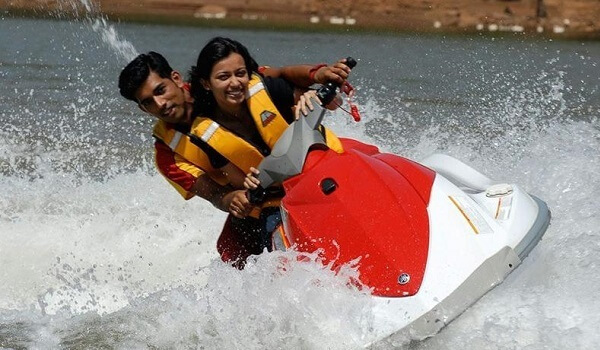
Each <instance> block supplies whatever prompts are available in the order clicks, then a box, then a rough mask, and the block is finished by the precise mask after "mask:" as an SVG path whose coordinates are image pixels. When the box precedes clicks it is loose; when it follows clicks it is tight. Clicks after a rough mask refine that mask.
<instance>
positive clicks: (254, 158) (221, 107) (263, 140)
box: [190, 37, 350, 254]
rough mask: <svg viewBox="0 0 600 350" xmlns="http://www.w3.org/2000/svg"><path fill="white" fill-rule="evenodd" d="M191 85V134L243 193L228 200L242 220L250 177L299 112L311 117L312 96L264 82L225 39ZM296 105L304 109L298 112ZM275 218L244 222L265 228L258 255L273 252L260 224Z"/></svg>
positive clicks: (212, 44)
mask: <svg viewBox="0 0 600 350" xmlns="http://www.w3.org/2000/svg"><path fill="white" fill-rule="evenodd" d="M338 67H339V68H340V69H343V70H344V71H345V73H346V76H347V73H349V71H350V69H349V68H348V67H346V66H345V65H344V64H342V63H340V64H339V65H338ZM190 81H191V91H190V92H191V95H192V97H193V98H194V101H195V102H194V113H195V115H198V116H199V117H198V118H196V120H195V122H194V125H193V126H192V134H193V135H195V136H196V137H198V138H200V139H202V141H204V142H205V143H206V144H207V145H208V146H209V147H211V148H213V149H214V150H215V151H216V154H217V156H213V157H211V163H213V166H214V167H216V168H220V169H222V170H223V171H224V172H225V173H226V174H227V176H228V178H229V180H230V182H231V183H232V184H233V185H234V187H236V188H239V189H240V190H236V191H232V192H231V193H229V194H227V195H226V197H225V198H226V200H227V201H228V202H229V206H228V207H229V212H230V213H231V214H232V215H233V216H235V217H236V218H238V219H242V218H244V217H246V216H247V215H248V214H249V213H250V211H251V209H252V206H251V205H250V203H249V202H248V200H247V198H246V195H245V190H242V189H243V188H244V187H243V183H244V179H245V175H246V174H248V173H250V169H251V168H252V167H256V166H258V164H259V163H260V161H261V160H262V159H263V158H264V157H265V156H267V155H269V154H270V152H271V148H272V147H273V145H274V144H275V142H276V141H277V139H278V138H279V136H280V135H281V134H282V133H283V131H284V130H285V129H286V128H287V126H288V124H289V123H291V122H292V121H294V119H295V118H297V117H298V116H299V115H300V110H301V109H303V110H304V112H306V108H307V106H310V102H309V98H310V96H311V95H310V94H306V95H303V93H304V92H305V89H299V88H296V87H294V86H293V85H291V84H290V83H289V82H287V81H286V80H283V79H279V78H264V77H262V76H261V75H260V74H259V73H258V65H257V63H256V62H255V60H254V59H253V58H252V57H251V56H250V54H249V53H248V50H247V49H246V47H244V46H243V45H242V44H240V43H239V42H237V41H235V40H231V39H227V38H222V37H217V38H214V39H212V40H211V41H209V42H208V44H206V46H205V47H204V48H203V49H202V51H201V52H200V54H199V56H198V61H197V64H196V66H195V67H192V70H191V79H190ZM296 102H299V106H300V107H301V108H297V109H295V110H294V108H293V107H294V105H295V104H296ZM323 133H324V134H325V136H326V139H327V142H328V146H329V147H330V148H332V149H334V150H337V151H340V152H341V151H342V148H341V143H340V142H339V140H338V139H337V137H335V135H333V134H332V133H331V132H329V131H328V130H325V129H324V130H323ZM212 153H213V154H214V153H215V152H212ZM272 212H276V210H266V211H264V210H263V212H262V214H261V216H262V219H261V220H259V222H256V221H253V220H252V219H250V218H248V219H245V220H246V221H247V222H248V223H249V226H250V227H253V228H256V227H260V230H262V231H263V232H261V233H260V234H259V236H262V237H256V236H255V237H254V238H253V239H255V240H258V241H260V244H259V245H260V250H256V251H254V252H253V254H257V253H260V252H262V250H263V249H264V248H265V247H267V246H268V244H267V242H266V241H264V240H263V238H264V236H265V232H264V229H263V228H262V226H264V225H261V223H260V222H263V223H264V222H265V221H266V216H267V215H268V214H269V213H272ZM257 230H258V229H254V230H252V229H250V231H257ZM257 249H258V248H257Z"/></svg>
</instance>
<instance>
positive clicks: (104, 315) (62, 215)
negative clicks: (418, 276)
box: [0, 13, 600, 349]
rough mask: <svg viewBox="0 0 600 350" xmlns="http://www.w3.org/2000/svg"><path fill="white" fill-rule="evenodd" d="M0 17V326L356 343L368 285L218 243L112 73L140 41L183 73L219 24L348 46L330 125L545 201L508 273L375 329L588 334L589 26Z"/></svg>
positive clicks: (439, 338)
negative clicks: (428, 31) (170, 175)
mask: <svg viewBox="0 0 600 350" xmlns="http://www.w3.org/2000/svg"><path fill="white" fill-rule="evenodd" d="M0 33H1V35H0V81H1V82H2V83H1V84H0V105H2V109H1V110H0V266H2V267H1V269H0V347H6V348H37V349H46V348H61V347H62V348H120V349H145V348H206V349H216V348H234V349H266V348H292V349H295V348H302V349H352V348H357V347H358V344H360V343H361V342H362V341H363V340H364V339H369V336H370V335H371V330H370V324H371V320H372V319H373V316H372V315H371V314H370V309H369V298H368V296H367V295H366V294H365V293H362V292H359V291H355V290H350V289H348V288H347V287H346V285H345V282H344V279H343V278H342V277H339V276H338V277H336V276H333V275H332V274H331V273H330V272H328V271H324V270H322V269H321V268H319V265H318V264H297V266H296V265H294V267H293V268H291V269H290V271H289V273H286V274H280V273H276V272H274V271H277V266H278V264H279V259H280V258H281V257H282V256H281V255H278V254H267V255H263V256H261V257H260V258H259V259H258V260H257V261H256V262H255V263H253V264H250V266H249V267H248V268H247V269H246V270H245V271H243V272H240V271H237V270H235V269H232V268H229V267H228V266H226V265H225V264H222V263H221V262H220V261H219V259H218V256H217V253H216V250H215V248H214V246H215V242H216V237H217V235H218V234H219V232H220V229H221V226H222V223H223V221H224V218H225V215H224V214H223V213H221V212H218V211H217V210H216V209H214V208H213V207H212V206H211V205H210V204H208V203H206V202H204V201H202V200H200V199H193V200H190V201H187V202H186V201H183V200H182V199H181V198H180V197H179V195H178V194H177V193H176V192H175V191H174V190H172V189H171V188H170V186H169V185H168V184H167V183H166V182H165V181H164V179H163V178H162V177H161V176H160V175H158V174H157V173H156V172H155V170H154V165H153V160H152V137H151V127H152V123H153V120H152V119H151V117H148V116H145V115H143V114H142V113H141V112H140V111H139V110H138V109H137V107H136V106H135V105H134V104H132V103H131V102H129V101H126V100H124V99H123V98H121V97H120V95H119V94H118V91H117V87H116V86H117V82H116V81H117V77H118V75H119V73H120V71H121V69H122V68H123V67H124V66H125V64H126V63H127V62H128V61H129V60H130V59H131V58H133V57H134V56H135V55H136V54H137V53H138V52H139V53H141V52H146V51H149V50H154V51H158V52H161V53H163V54H164V55H165V57H167V59H169V61H170V62H171V64H172V66H173V67H174V68H176V69H178V70H180V71H181V72H184V73H186V72H187V71H188V69H189V67H190V65H192V64H194V63H195V60H196V57H197V54H198V52H199V50H200V48H201V47H202V46H203V45H204V44H205V43H206V42H207V41H208V40H209V39H210V38H212V37H214V36H216V35H220V36H228V37H232V38H235V39H237V40H239V41H241V42H242V43H244V44H245V45H246V46H248V47H249V49H250V52H251V54H252V55H253V56H254V57H255V58H256V60H257V61H258V62H259V64H263V65H271V66H280V65H285V64H297V63H311V64H313V63H320V62H334V61H336V60H337V59H339V58H342V57H346V56H353V57H355V58H357V59H358V62H359V64H358V66H357V67H356V68H355V70H354V71H353V73H352V77H351V82H352V83H353V84H354V86H355V87H356V88H357V97H356V101H357V103H358V104H359V108H360V110H361V112H362V115H363V121H361V122H360V123H355V122H353V121H352V120H351V118H350V117H349V116H348V115H346V114H344V113H343V112H341V111H337V112H335V113H334V114H333V115H332V116H331V117H330V118H329V119H328V120H327V121H326V124H327V125H329V126H331V127H332V128H333V130H335V131H336V132H337V133H338V134H340V135H343V136H346V137H354V138H358V139H361V140H364V141H367V142H371V143H374V144H376V145H378V146H380V147H381V148H382V149H384V150H387V151H390V152H394V153H397V154H401V155H404V156H407V157H409V158H412V159H416V160H419V159H422V158H424V157H425V156H427V155H429V154H431V153H434V152H443V153H447V154H450V155H452V156H454V157H457V158H459V159H461V160H463V161H465V162H467V163H469V164H471V165H473V166H474V167H475V168H477V169H479V170H481V171H483V172H484V173H486V174H488V175H489V176H490V177H492V178H496V179H501V180H510V181H514V182H516V183H519V184H521V185H523V187H524V188H526V189H527V190H528V191H529V192H531V193H532V194H535V195H537V196H538V197H540V198H543V199H544V200H546V201H547V203H548V205H549V207H550V209H551V210H552V215H553V218H552V222H551V226H550V228H549V229H548V231H547V233H546V235H545V236H544V238H543V240H542V241H541V242H540V243H539V244H538V246H537V247H536V248H535V249H534V250H533V251H532V253H531V254H530V256H529V257H528V258H527V259H526V260H525V261H524V262H523V264H522V265H521V267H520V268H518V269H517V270H516V271H515V272H514V273H513V274H511V275H510V276H509V277H508V279H507V280H506V281H505V282H504V283H503V284H501V285H500V286H498V287H497V288H495V289H494V290H492V291H491V292H490V293H488V294H487V295H486V296H484V297H483V298H482V299H481V300H479V301H478V302H477V303H476V304H475V305H473V306H472V307H471V308H469V309H468V310H467V311H466V312H465V313H464V314H462V315H461V316H460V317H458V318H457V319H456V320H455V321H453V322H452V323H451V324H450V325H449V326H447V327H446V328H444V329H443V330H442V331H441V332H440V333H439V334H437V335H435V336H434V337H432V338H430V339H428V340H426V341H422V342H412V343H408V344H395V345H394V344H385V343H384V344H380V346H381V347H382V348H385V349H387V348H390V349H391V348H395V347H405V348H410V349H459V348H460V349H465V348H467V349H564V348H567V349H595V348H598V347H600V336H599V335H598V332H597V325H598V324H600V304H599V303H598V302H597V301H596V299H597V297H596V294H597V292H598V290H599V288H600V273H599V272H598V266H599V264H600V237H599V236H600V229H599V227H600V216H599V215H598V208H599V206H598V203H597V198H598V197H599V196H600V176H599V175H598V172H599V171H600V120H599V117H600V91H599V87H600V66H599V65H600V42H578V41H548V40H540V39H530V38H525V37H522V36H507V37H485V36H468V37H461V36H448V37H444V36H431V35H417V34H414V35H411V34H398V35H397V36H393V35H387V36H377V35H367V34H353V35H350V34H327V33H296V32H270V31H251V30H248V31H241V30H217V29H206V28H189V27H173V26H160V25H155V26H153V25H138V24H120V23H107V22H105V21H103V20H102V19H101V18H97V17H94V16H91V17H89V18H83V19H80V20H76V21H53V20H40V19H15V18H9V17H7V16H6V15H2V14H1V13H0ZM457 254H460V252H457ZM284 257H286V255H284ZM288 257H289V256H288ZM349 273H351V271H350V272H349Z"/></svg>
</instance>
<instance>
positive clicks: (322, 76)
mask: <svg viewBox="0 0 600 350" xmlns="http://www.w3.org/2000/svg"><path fill="white" fill-rule="evenodd" d="M350 71H351V69H350V67H348V66H347V65H346V59H345V58H343V59H341V60H339V61H337V62H336V63H334V64H333V65H331V66H323V67H321V68H319V69H317V71H316V72H315V74H314V78H313V80H314V82H315V83H318V84H325V83H328V82H334V83H337V84H340V85H341V84H343V83H344V82H345V81H346V79H348V75H350Z"/></svg>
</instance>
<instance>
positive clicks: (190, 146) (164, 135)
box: [152, 120, 229, 185]
mask: <svg viewBox="0 0 600 350" xmlns="http://www.w3.org/2000/svg"><path fill="white" fill-rule="evenodd" d="M152 134H153V136H154V137H156V138H157V139H159V140H161V141H162V142H163V143H165V144H166V145H167V146H169V148H170V149H171V150H172V151H173V152H175V153H177V154H179V155H180V156H182V157H183V158H185V159H186V160H187V161H189V162H190V163H192V164H194V165H195V166H197V167H198V168H200V169H201V170H202V171H204V172H205V173H206V174H207V175H208V176H210V178H211V179H213V180H214V181H215V182H217V183H218V184H220V185H226V184H228V183H229V180H228V179H227V177H226V176H225V174H224V173H223V172H222V171H221V170H219V169H215V168H213V166H212V165H211V164H210V160H209V158H208V155H207V154H206V153H204V151H203V150H202V149H201V148H200V147H198V146H197V145H195V144H194V143H193V142H192V141H191V140H190V137H189V136H188V135H187V134H185V133H182V132H180V131H177V130H176V129H174V128H172V127H170V126H169V125H168V124H167V123H165V122H163V121H161V120H159V121H158V122H157V123H156V124H155V125H154V131H153V132H152Z"/></svg>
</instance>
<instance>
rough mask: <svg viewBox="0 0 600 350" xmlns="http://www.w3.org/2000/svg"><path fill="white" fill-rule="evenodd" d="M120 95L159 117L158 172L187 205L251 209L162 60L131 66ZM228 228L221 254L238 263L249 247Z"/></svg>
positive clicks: (335, 73)
mask: <svg viewBox="0 0 600 350" xmlns="http://www.w3.org/2000/svg"><path fill="white" fill-rule="evenodd" d="M349 72H350V69H349V68H348V67H347V66H346V65H344V64H342V63H339V62H338V63H336V64H334V65H333V66H327V65H323V64H321V65H316V66H314V67H313V66H305V65H302V66H288V67H283V68H268V67H267V68H263V69H262V72H261V73H263V74H264V75H266V76H271V77H282V78H285V79H287V80H289V81H290V82H292V83H294V84H296V85H298V86H305V87H308V86H309V85H312V84H313V83H326V82H328V81H334V82H337V83H343V82H344V81H345V79H346V78H347V77H348V73H349ZM119 90H120V92H121V95H123V97H125V98H126V99H129V100H131V101H134V102H136V103H137V105H138V107H139V108H140V109H141V110H142V111H144V112H146V113H148V114H150V115H153V116H155V117H156V118H158V121H157V123H156V125H155V128H154V133H153V134H154V137H155V138H156V141H155V144H154V146H155V160H156V165H157V168H158V170H159V172H160V173H161V174H162V175H163V176H164V177H165V178H166V179H167V181H168V182H169V183H170V184H171V185H172V186H173V187H175V189H177V191H178V192H179V193H180V194H181V195H182V196H183V197H184V198H185V199H186V200H187V199H190V198H192V197H194V196H199V197H202V198H204V199H206V200H208V201H210V202H211V203H212V204H213V205H214V206H215V207H217V208H219V209H221V210H223V211H226V212H231V210H230V208H231V207H232V206H239V205H249V203H248V200H247V198H246V194H245V190H244V189H236V188H233V187H232V186H231V185H230V184H229V183H228V180H227V177H226V176H225V174H224V172H227V171H228V169H227V168H226V167H224V168H219V169H215V168H214V167H213V166H212V164H211V163H210V161H209V159H214V158H215V157H218V156H220V155H218V154H215V153H216V152H215V151H214V150H213V149H211V148H210V147H208V146H207V145H206V144H205V143H204V142H202V141H201V140H198V139H197V138H194V137H193V136H192V135H190V134H189V130H190V127H191V126H192V123H193V120H194V117H195V116H194V115H193V110H192V109H193V108H192V106H193V102H194V101H193V99H192V97H191V95H190V93H189V85H188V84H187V83H186V82H185V81H184V79H183V77H182V75H181V74H180V73H179V72H178V71H176V70H173V69H172V68H171V66H170V65H169V63H168V62H167V60H166V59H165V58H164V57H163V56H162V55H160V54H158V53H156V52H148V53H147V54H141V55H139V56H138V57H136V58H135V59H134V60H133V61H131V62H130V63H129V64H128V65H127V66H126V67H125V68H124V69H123V71H122V72H121V74H120V76H119ZM209 155H210V157H209ZM232 213H233V212H232ZM228 225H231V220H228V222H227V223H226V228H225V229H224V232H223V234H222V235H221V237H220V238H219V243H218V248H219V252H220V253H221V258H222V259H223V260H225V261H230V260H237V259H238V258H240V257H244V255H247V253H248V252H247V251H245V250H247V249H246V248H244V247H243V244H242V246H240V245H239V242H234V239H232V238H231V237H226V236H225V233H226V231H227V227H228ZM228 246H235V247H234V248H232V249H228V248H227V247H228Z"/></svg>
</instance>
